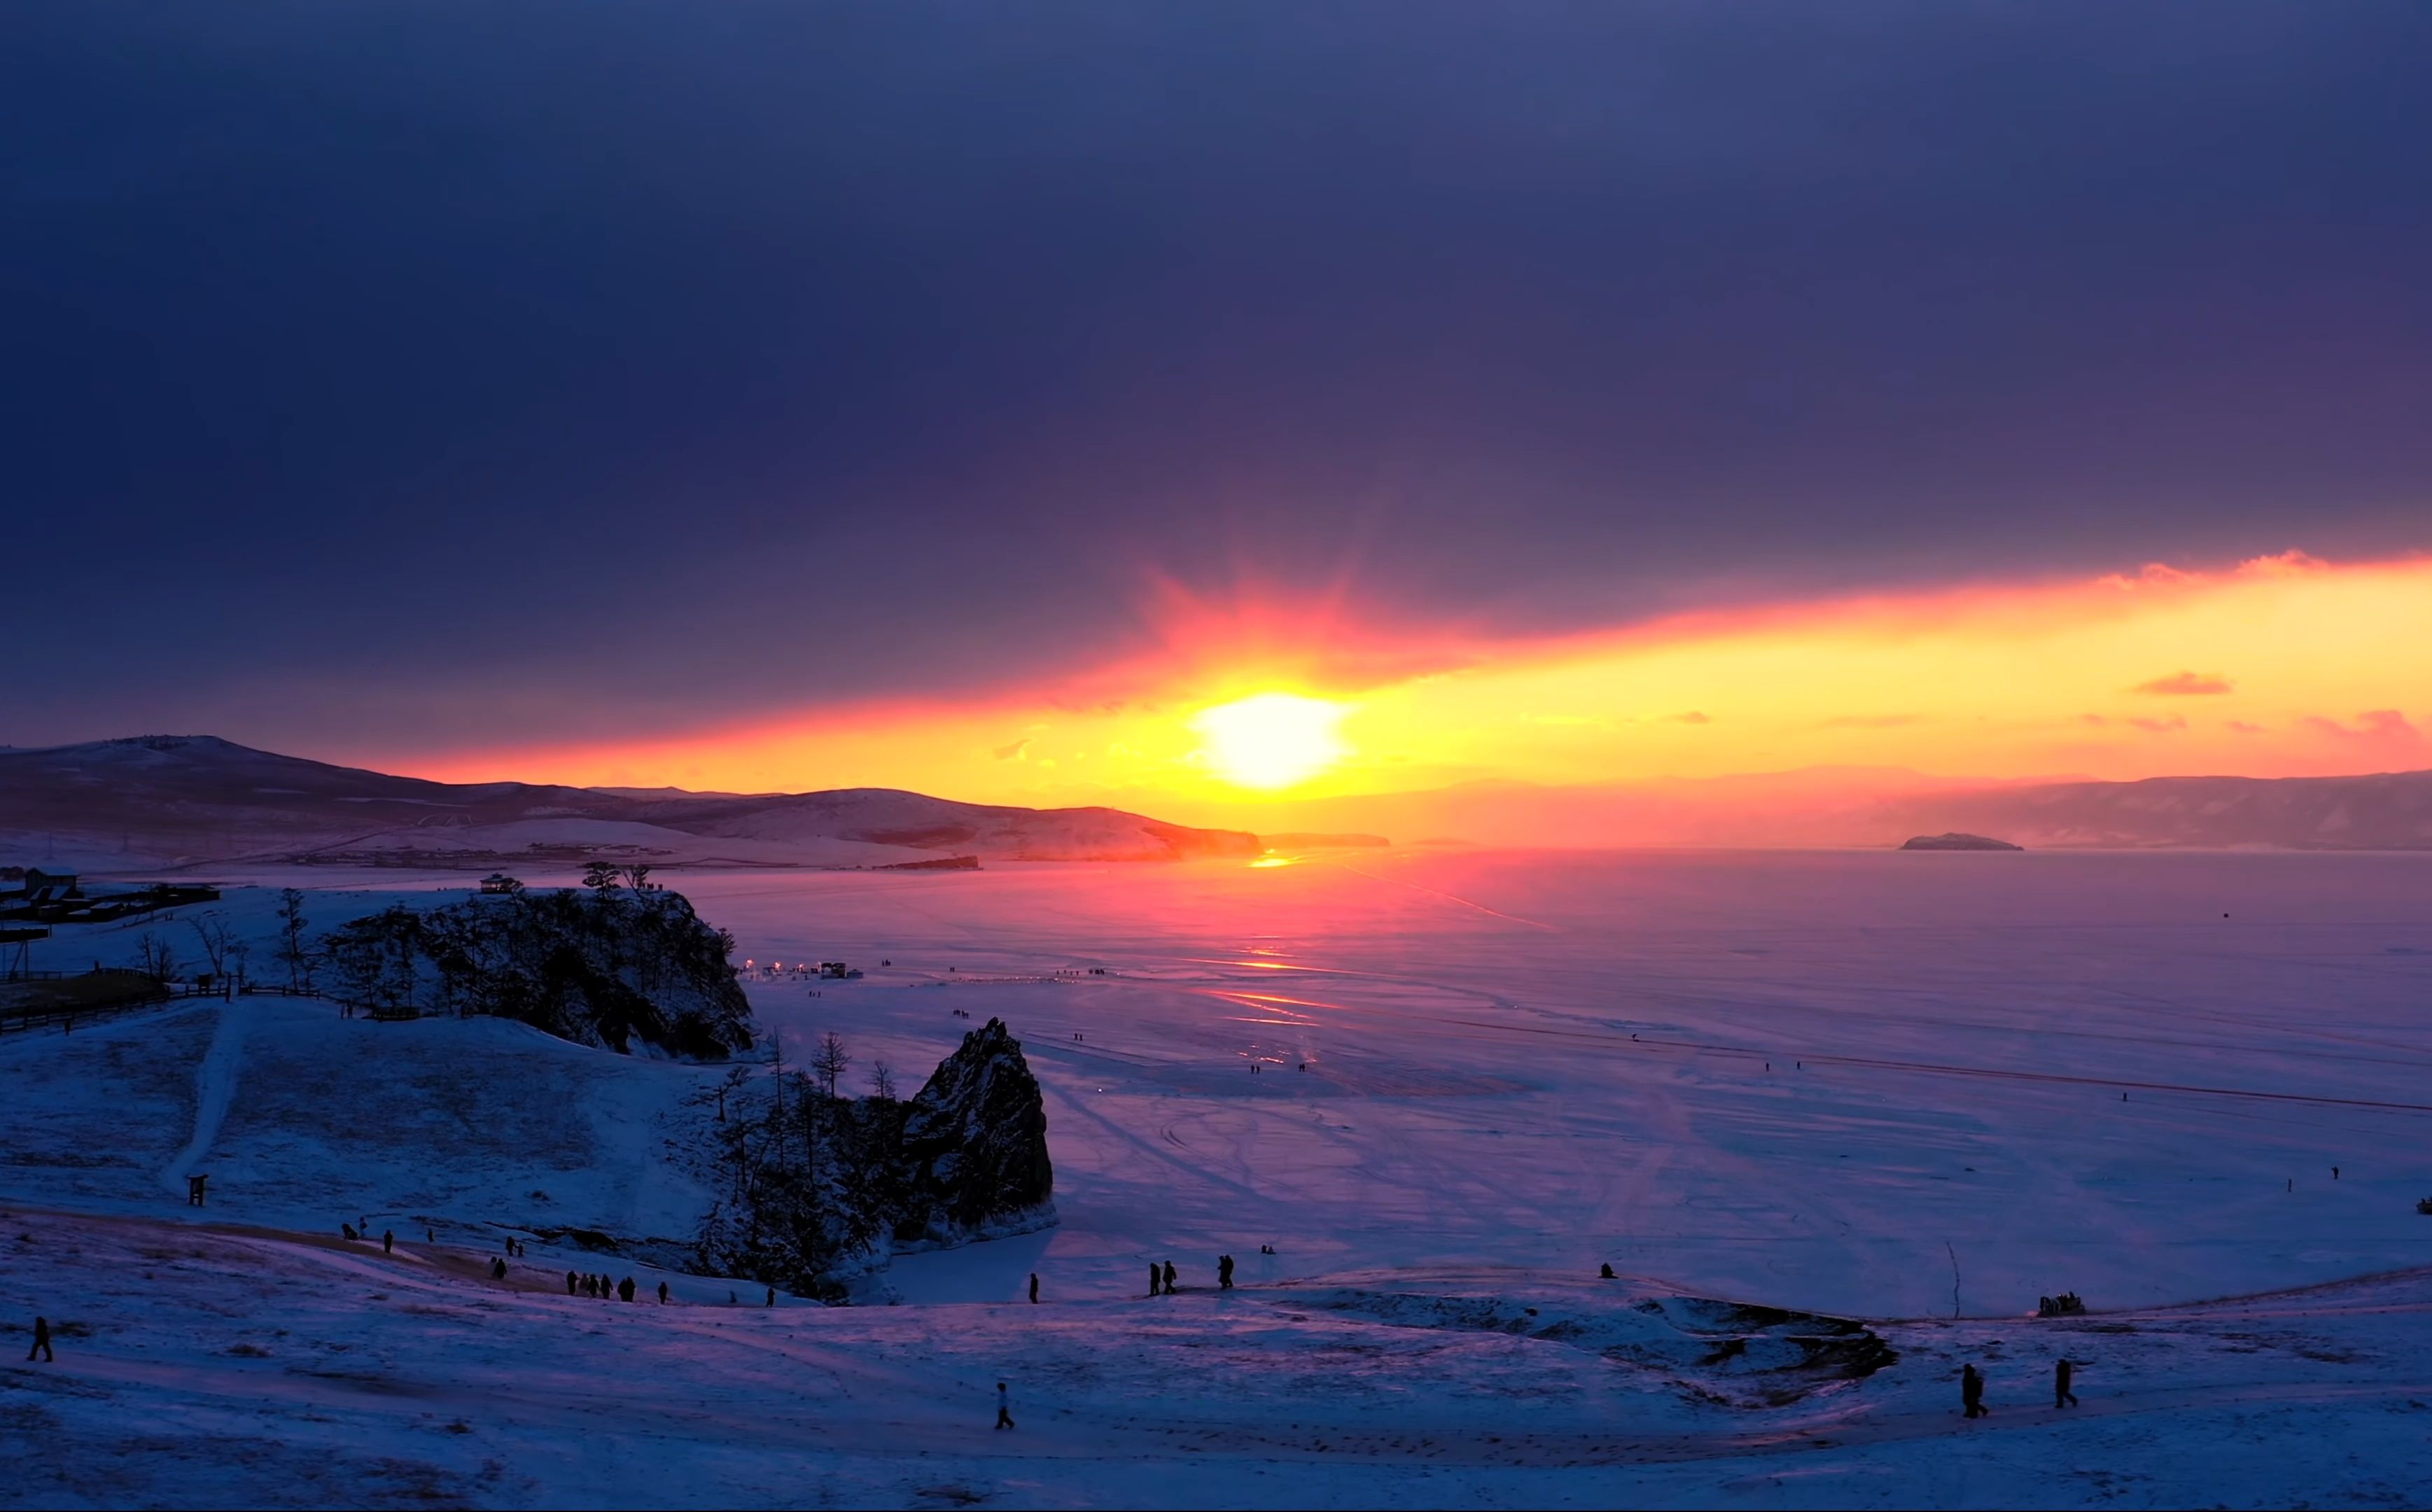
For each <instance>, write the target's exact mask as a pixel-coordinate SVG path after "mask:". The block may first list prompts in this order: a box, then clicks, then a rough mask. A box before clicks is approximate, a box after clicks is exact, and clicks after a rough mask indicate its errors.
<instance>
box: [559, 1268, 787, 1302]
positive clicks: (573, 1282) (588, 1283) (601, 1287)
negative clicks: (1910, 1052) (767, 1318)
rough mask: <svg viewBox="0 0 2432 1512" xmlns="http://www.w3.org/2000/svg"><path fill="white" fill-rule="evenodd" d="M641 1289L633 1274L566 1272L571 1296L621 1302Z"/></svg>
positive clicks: (662, 1292) (662, 1293)
mask: <svg viewBox="0 0 2432 1512" xmlns="http://www.w3.org/2000/svg"><path fill="white" fill-rule="evenodd" d="M639 1289H640V1288H639V1287H638V1286H636V1285H634V1282H633V1277H631V1276H627V1277H626V1278H625V1279H624V1280H622V1281H616V1282H612V1281H610V1280H609V1279H608V1278H607V1277H606V1276H594V1275H587V1274H578V1273H577V1272H575V1271H572V1270H569V1271H567V1272H566V1295H567V1296H569V1297H578V1296H580V1297H598V1298H600V1299H601V1300H602V1301H605V1300H606V1299H608V1298H610V1297H614V1298H616V1300H618V1301H619V1302H632V1301H633V1294H634V1293H635V1292H636V1291H637V1290H639ZM769 1295H770V1305H771V1306H773V1305H775V1301H774V1299H775V1289H774V1288H773V1287H772V1288H771V1289H770V1294H769ZM659 1304H660V1305H661V1306H665V1305H666V1304H667V1283H666V1282H664V1281H662V1282H660V1283H659Z"/></svg>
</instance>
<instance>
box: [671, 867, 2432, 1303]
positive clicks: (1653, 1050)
mask: <svg viewBox="0 0 2432 1512" xmlns="http://www.w3.org/2000/svg"><path fill="white" fill-rule="evenodd" d="M677 885H679V886H681V887H683V888H684V890H686V891H687V892H689V893H690V894H691V895H692V896H693V897H694V898H695V899H696V901H697V902H698V903H699V905H700V907H701V911H702V913H703V914H704V916H708V917H710V918H712V919H715V920H718V921H719V922H721V923H723V924H725V925H726V926H727V927H729V928H731V929H733V930H734V931H735V932H736V934H737V935H738V937H739V939H740V941H741V947H742V949H741V951H740V953H742V954H745V955H748V956H751V957H752V959H753V960H754V961H756V962H760V963H766V962H768V960H771V959H776V960H781V961H793V960H797V959H801V958H802V957H805V956H807V957H809V958H812V959H835V958H843V959H847V960H850V961H852V962H853V963H854V964H855V965H859V966H867V967H868V968H869V969H870V977H869V978H868V979H867V980H865V981H862V982H857V983H830V984H825V985H824V986H822V987H821V988H820V991H821V993H822V996H820V997H819V998H816V999H814V998H812V997H810V996H809V995H808V990H807V989H806V988H804V987H803V986H802V985H801V984H799V983H791V982H783V983H755V984H754V985H753V986H752V996H753V1000H754V1006H755V1009H756V1010H757V1012H758V1013H759V1014H760V1015H761V1016H762V1017H763V1018H764V1020H765V1021H766V1022H767V1023H768V1025H769V1026H770V1027H771V1028H773V1029H776V1030H777V1031H779V1032H780V1033H782V1034H784V1035H785V1036H787V1037H789V1038H792V1039H793V1040H795V1041H796V1042H797V1043H802V1042H804V1041H806V1039H807V1037H808V1036H809V1035H811V1034H813V1033H817V1032H819V1031H822V1030H827V1029H834V1030H836V1031H837V1032H839V1033H843V1034H844V1035H845V1036H846V1037H847V1038H848V1039H849V1040H850V1041H852V1042H853V1045H854V1046H855V1049H856V1051H857V1053H859V1054H861V1055H862V1056H864V1057H870V1056H873V1055H878V1056H884V1057H886V1058H887V1059H889V1060H890V1061H891V1062H892V1063H893V1064H894V1065H895V1066H896V1067H898V1068H899V1070H900V1069H903V1068H906V1067H912V1068H917V1069H919V1070H920V1071H925V1069H926V1067H928V1065H930V1064H931V1063H932V1062H933V1061H934V1060H935V1059H936V1058H937V1055H940V1054H942V1053H943V1052H944V1050H946V1049H947V1048H949V1047H950V1045H951V1044H952V1042H953V1039H954V1036H955V1035H956V1034H958V1033H960V1031H961V1030H962V1029H964V1028H967V1027H969V1026H968V1024H967V1023H966V1022H965V1021H964V1020H961V1019H958V1018H954V1017H953V1016H951V1011H952V1010H953V1009H954V1008H960V1009H963V1010H964V1011H967V1012H969V1013H971V1014H972V1015H973V1016H974V1018H975V1019H984V1018H986V1017H987V1016H990V1015H1000V1016H1004V1017H1005V1019H1006V1020H1007V1021H1008V1022H1009V1023H1011V1024H1012V1025H1013V1026H1014V1028H1015V1030H1016V1032H1017V1033H1019V1034H1021V1036H1022V1040H1023V1043H1024V1046H1025V1049H1026V1050H1027V1052H1028V1053H1029V1055H1030V1057H1031V1060H1032V1063H1033V1065H1034V1067H1036V1068H1037V1070H1038V1072H1039V1077H1040V1079H1041V1081H1042V1082H1043V1083H1044V1084H1045V1085H1046V1087H1047V1090H1048V1096H1049V1108H1048V1113H1049V1119H1050V1139H1051V1143H1052V1146H1053V1149H1054V1151H1055V1154H1056V1163H1057V1183H1058V1195H1059V1201H1060V1203H1061V1205H1062V1207H1063V1211H1064V1214H1065V1223H1064V1225H1063V1227H1062V1228H1061V1229H1060V1230H1058V1231H1056V1233H1054V1234H1052V1235H1041V1236H1039V1237H1037V1238H1035V1239H1032V1240H1025V1241H1020V1247H1023V1248H1033V1249H1036V1250H1037V1251H1038V1252H1039V1255H1040V1260H1039V1264H1040V1265H1042V1266H1043V1267H1044V1268H1048V1269H1050V1270H1052V1271H1054V1272H1057V1273H1062V1274H1065V1275H1067V1276H1069V1277H1072V1279H1073V1283H1074V1284H1076V1285H1077V1284H1085V1283H1083V1282H1082V1281H1081V1278H1083V1277H1086V1278H1088V1279H1087V1282H1086V1285H1091V1286H1097V1285H1123V1284H1128V1283H1129V1282H1130V1280H1131V1277H1132V1275H1133V1273H1134V1272H1135V1271H1136V1270H1137V1269H1138V1267H1139V1265H1140V1264H1141V1263H1144V1261H1145V1258H1146V1257H1147V1256H1148V1255H1149V1254H1151V1253H1158V1254H1163V1253H1166V1252H1179V1253H1181V1254H1183V1255H1186V1256H1191V1255H1196V1254H1199V1253H1201V1252H1205V1253H1208V1254H1213V1253H1214V1252H1218V1251H1219V1250H1224V1251H1228V1252H1235V1253H1237V1254H1241V1253H1244V1252H1251V1251H1255V1250H1256V1248H1257V1246H1258V1244H1260V1243H1273V1244H1275V1246H1276V1248H1277V1249H1278V1251H1279V1252H1280V1254H1279V1255H1278V1256H1276V1257H1275V1258H1273V1259H1264V1258H1263V1257H1262V1259H1261V1264H1263V1265H1264V1266H1266V1267H1268V1268H1271V1269H1273V1270H1274V1271H1275V1273H1276V1275H1277V1276H1278V1277H1279V1278H1280V1277H1282V1276H1287V1275H1298V1274H1310V1273H1319V1272H1324V1271H1328V1270H1333V1269H1338V1268H1343V1267H1345V1266H1354V1265H1357V1266H1370V1265H1395V1266H1400V1265H1443V1264H1459V1265H1470V1264H1485V1265H1495V1266H1512V1267H1521V1268H1551V1269H1555V1270H1563V1271H1576V1270H1579V1269H1581V1268H1587V1269H1592V1268H1594V1267H1595V1266H1596V1264H1597V1263H1599V1262H1601V1261H1608V1260H1609V1261H1611V1262H1612V1263H1613V1264H1614V1265H1615V1267H1616V1268H1620V1269H1622V1270H1624V1271H1625V1272H1626V1273H1627V1272H1636V1273H1639V1274H1643V1275H1647V1276H1650V1277H1658V1278H1663V1279H1665V1280H1668V1281H1673V1282H1677V1283H1679V1284H1681V1285H1686V1286H1692V1287H1696V1288H1699V1289H1703V1290H1706V1291H1710V1292H1716V1293H1721V1294H1725V1295H1734V1296H1745V1297H1748V1298H1761V1299H1764V1300H1765V1301H1768V1302H1780V1303H1782V1304H1784V1305H1794V1306H1802V1307H1815V1308H1820V1309H1830V1310H1838V1311H1847V1312H1856V1313H1862V1314H1866V1315H1870V1316H1918V1315H1925V1314H1934V1313H1940V1314H1944V1315H1947V1314H1948V1313H1949V1312H1950V1310H1951V1305H1952V1284H1953V1274H1952V1272H1953V1262H1954V1259H1955V1261H1956V1267H1957V1270H1958V1282H1959V1303H1960V1306H1961V1307H1962V1309H1963V1310H1964V1311H1966V1312H1968V1313H1970V1314H2001V1313H2011V1312H2018V1311H2024V1310H2028V1309H2032V1307H2033V1306H2034V1305H2035V1299H2036V1298H2037V1297H2038V1296H2039V1295H2041V1294H2044V1293H2048V1292H2057V1291H2061V1290H2075V1291H2077V1292H2080V1293H2081V1294H2083V1295H2085V1296H2086V1297H2087V1298H2088V1299H2090V1300H2099V1304H2100V1305H2107V1306H2125V1305H2132V1304H2146V1303H2153V1302H2180V1301H2187V1300H2191V1299H2196V1298H2202V1297H2211V1296H2220V1295H2224V1294H2231V1293H2238V1292H2245V1291H2253V1290H2259V1289H2264V1288H2270V1287H2279V1286H2288V1285H2302V1284H2306V1283H2311V1282H2316V1281H2322V1280H2328V1279H2333V1278H2336V1277H2340V1276H2349V1275H2355V1274H2357V1273H2359V1272H2364V1271H2372V1270H2380V1269H2388V1268H2394V1267H2400V1266H2407V1265H2415V1264H2420V1263H2423V1262H2424V1259H2425V1258H2426V1256H2427V1254H2432V1219H2426V1218H2421V1217H2419V1216H2418V1215H2417V1214H2416V1213H2415V1211H2414V1208H2413V1203H2414V1201H2415V1199H2416V1198H2418V1197H2421V1196H2424V1195H2425V1194H2426V1193H2427V1192H2432V1156H2427V1155H2426V1154H2425V1151H2426V1150H2427V1148H2432V1140H2427V1138H2426V1135H2427V1134H2432V1091H2427V1090H2426V1078H2425V1074H2424V1073H2425V1072H2426V1071H2427V1069H2432V1012H2427V1010H2432V857H2410V856H2359V855H2285V854H2271V855H2188V854H2158V855H2157V854H2138V855H2115V854H2067V853H2045V854H2024V855H2015V854H1966V853H1963V854H1918V853H1890V854H1866V853H1832V852H1815V853H1780V852H1776V853H1712V852H1707V853H1671V854H1664V853H1652V854H1649V853H1640V854H1619V855H1617V854H1586V855H1579V854H1562V853H1543V852H1540V853H1528V854H1520V853H1509V852H1505V853H1495V852H1477V853H1450V854H1426V853H1418V854H1395V853H1374V854H1371V853H1354V854H1351V855H1349V856H1346V857H1344V858H1343V859H1340V860H1334V859H1317V860H1309V861H1305V862H1303V863H1301V864H1299V865H1289V866H1280V867H1264V868H1246V867H1241V866H1237V865H1231V866H1215V865H1202V866H1191V867H1120V866H1115V867H1072V866H1038V867H1022V866H1012V867H1000V868H994V869H990V870H988V871H983V872H978V873H961V874H953V873H949V874H938V875H925V876H924V875H919V874H912V875H902V874H898V875H885V876H879V875H868V874H863V875H853V874H818V873H792V874H769V873H758V874H749V875H736V874H723V875H687V876H684V877H683V878H681V879H680V880H679V882H677ZM881 960H887V961H891V962H892V963H893V965H892V966H889V967H884V968H882V967H880V966H878V963H879V962H880V961H881ZM1093 968H1098V969H1103V970H1104V971H1106V972H1107V973H1109V975H1106V976H1097V975H1089V974H1086V973H1089V972H1090V971H1091V970H1092V969H1093ZM1056 973H1068V975H1064V976H1061V977H1058V976H1056V975H1055V974H1056ZM1069 973H1084V974H1081V975H1069ZM1040 977H1047V978H1050V980H1046V981H1038V980H1029V981H1022V980H1005V979H1022V978H1030V979H1037V978H1040ZM936 983H947V984H948V985H947V986H945V987H944V988H942V989H940V988H938V987H937V986H936V985H934V984H936ZM1075 1036H1082V1037H1079V1038H1076V1037H1075ZM1304 1063H1306V1064H1307V1066H1308V1067H1309V1069H1308V1070H1306V1071H1302V1070H1299V1069H1297V1067H1300V1066H1301V1065H1303V1064H1304ZM1253 1066H1256V1067H1258V1071H1257V1072H1256V1073H1255V1074H1254V1073H1253V1072H1252V1069H1251V1067H1253ZM2334 1167H2338V1168H2339V1178H2338V1179H2337V1180H2336V1181H2335V1180H2334V1179H2333V1176H2332V1168H2334ZM2292 1184H2293V1189H2292ZM1029 1268H1032V1266H1031V1264H1030V1263H1029V1257H1028V1256H1027V1255H1025V1256H1022V1257H1016V1256H1014V1255H1013V1254H1011V1253H1005V1254H1004V1255H1003V1256H1002V1258H1001V1259H1000V1258H993V1257H991V1256H990V1253H989V1250H988V1249H982V1250H977V1251H971V1252H964V1253H962V1254H959V1255H951V1256H939V1257H936V1258H934V1259H928V1260H914V1261H909V1262H905V1263H903V1264H902V1265H900V1266H899V1268H898V1276H899V1284H900V1285H903V1286H904V1288H905V1290H906V1291H907V1294H909V1295H913V1296H916V1297H917V1296H921V1295H935V1296H961V1295H965V1294H968V1293H971V1292H973V1291H977V1292H981V1293H985V1294H988V1295H991V1296H1006V1295H1011V1291H1010V1288H1011V1287H1012V1286H1014V1285H1018V1284H1019V1282H1020V1280H1021V1278H1022V1275H1023V1274H1024V1273H1026V1271H1027V1270H1028V1269H1029Z"/></svg>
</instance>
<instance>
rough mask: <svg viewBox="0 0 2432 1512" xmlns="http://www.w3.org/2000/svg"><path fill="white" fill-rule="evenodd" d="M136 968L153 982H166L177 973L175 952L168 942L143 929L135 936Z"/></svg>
mask: <svg viewBox="0 0 2432 1512" xmlns="http://www.w3.org/2000/svg"><path fill="white" fill-rule="evenodd" d="M135 960H136V969H137V970H139V971H141V972H143V973H144V975H145V976H147V977H150V978H151V979H152V980H153V981H155V982H167V981H168V980H169V979H170V978H171V977H174V976H176V975H177V952H176V951H175V950H172V949H169V942H168V941H166V940H164V939H162V938H160V936H159V935H157V934H155V933H153V932H151V931H150V930H145V931H144V932H143V933H141V934H139V935H137V936H136V937H135Z"/></svg>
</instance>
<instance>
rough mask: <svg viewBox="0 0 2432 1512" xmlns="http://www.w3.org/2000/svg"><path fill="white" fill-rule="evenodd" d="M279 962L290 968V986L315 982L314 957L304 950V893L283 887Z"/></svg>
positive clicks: (280, 910)
mask: <svg viewBox="0 0 2432 1512" xmlns="http://www.w3.org/2000/svg"><path fill="white" fill-rule="evenodd" d="M279 965H280V966H285V967H286V968H287V985H288V986H289V987H291V988H294V989H296V990H297V991H302V990H303V989H304V988H306V987H309V986H311V985H312V952H310V951H308V950H306V949H304V892H303V889H301V888H297V887H284V888H281V889H279Z"/></svg>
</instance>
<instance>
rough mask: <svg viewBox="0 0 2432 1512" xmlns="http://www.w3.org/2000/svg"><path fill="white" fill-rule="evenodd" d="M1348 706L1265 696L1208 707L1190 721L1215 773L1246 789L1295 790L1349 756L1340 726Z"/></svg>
mask: <svg viewBox="0 0 2432 1512" xmlns="http://www.w3.org/2000/svg"><path fill="white" fill-rule="evenodd" d="M1350 712H1351V709H1350V706H1349V705H1347V704H1340V703H1333V702H1329V701H1328V700H1326V699H1324V698H1309V697H1302V696H1301V695H1299V694H1296V693H1261V694H1258V695H1257V696H1256V697H1248V698H1241V699H1237V700H1235V701H1234V702H1232V703H1223V704H1218V705H1217V706H1216V707H1214V708H1212V709H1203V710H1201V711H1200V713H1199V714H1198V716H1197V717H1196V718H1194V719H1192V720H1191V728H1192V729H1194V730H1196V731H1199V732H1200V733H1201V734H1202V735H1204V736H1206V737H1207V745H1206V746H1205V747H1204V748H1203V750H1204V752H1205V754H1206V755H1207V756H1208V760H1209V761H1210V762H1211V763H1212V764H1214V766H1215V768H1216V770H1217V771H1218V772H1219V773H1220V774H1221V775H1223V776H1224V778H1226V779H1227V780H1229V781H1234V782H1238V783H1240V784H1241V786H1243V787H1261V788H1278V787H1290V786H1291V785H1292V784H1293V783H1294V782H1300V781H1307V780H1308V779H1309V778H1312V777H1315V776H1316V775H1317V774H1318V773H1320V772H1322V771H1325V770H1326V768H1327V767H1329V766H1331V765H1333V764H1335V763H1336V762H1338V761H1341V760H1342V759H1343V757H1344V756H1346V755H1349V754H1350V748H1349V747H1347V746H1345V745H1344V744H1343V739H1342V736H1341V735H1340V734H1338V733H1337V732H1336V727H1337V726H1338V725H1340V724H1342V722H1343V716H1344V715H1345V714H1349V713H1350Z"/></svg>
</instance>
